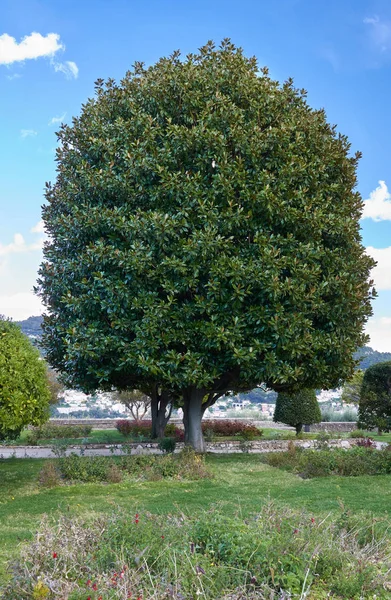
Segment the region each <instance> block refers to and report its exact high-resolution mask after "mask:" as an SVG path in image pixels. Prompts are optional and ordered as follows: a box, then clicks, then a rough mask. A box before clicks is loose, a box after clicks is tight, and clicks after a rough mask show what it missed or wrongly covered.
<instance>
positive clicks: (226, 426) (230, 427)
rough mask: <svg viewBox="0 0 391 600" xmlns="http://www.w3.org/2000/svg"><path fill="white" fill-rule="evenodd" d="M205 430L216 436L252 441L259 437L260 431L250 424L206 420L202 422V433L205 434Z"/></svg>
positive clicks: (223, 420) (226, 420) (228, 420)
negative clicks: (243, 438)
mask: <svg viewBox="0 0 391 600" xmlns="http://www.w3.org/2000/svg"><path fill="white" fill-rule="evenodd" d="M207 430H209V432H213V435H216V436H224V437H231V436H241V437H243V436H248V437H246V439H248V440H249V439H254V438H256V437H261V435H262V429H258V427H255V425H253V424H252V423H246V422H243V421H235V420H230V419H221V420H220V419H219V420H217V419H216V420H215V419H207V420H204V421H203V422H202V431H203V433H205V432H206V431H207Z"/></svg>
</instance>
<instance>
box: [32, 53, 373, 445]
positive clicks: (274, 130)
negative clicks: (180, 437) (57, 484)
mask: <svg viewBox="0 0 391 600" xmlns="http://www.w3.org/2000/svg"><path fill="white" fill-rule="evenodd" d="M59 142H60V144H59V148H58V150H57V161H58V172H57V180H56V182H55V183H54V184H53V185H51V184H47V190H46V201H47V204H46V205H45V207H44V209H43V219H44V222H45V226H46V229H47V232H48V233H49V235H50V242H49V243H47V245H46V248H45V251H44V262H43V264H42V266H41V269H40V279H39V284H38V292H39V294H40V295H41V297H42V299H43V301H44V302H45V304H46V305H47V307H48V312H47V315H46V317H45V321H44V326H43V327H44V332H45V333H44V346H45V348H46V351H47V356H48V359H49V361H50V362H51V364H52V365H53V366H54V367H55V368H58V369H60V370H61V371H63V372H65V373H66V374H67V376H68V381H69V383H70V385H72V386H81V387H82V388H84V389H85V390H92V389H95V388H101V389H110V388H111V386H115V387H117V388H119V389H126V388H138V389H144V388H145V386H144V385H143V382H145V381H147V383H149V384H150V383H151V382H155V383H156V384H158V385H160V386H162V387H163V389H167V390H170V391H172V392H173V393H176V394H177V395H179V396H180V397H181V398H182V403H183V407H184V415H185V419H184V420H185V427H186V430H187V432H188V434H187V440H188V441H190V442H191V443H192V444H193V445H194V446H196V447H198V448H202V433H201V427H200V420H201V417H202V414H203V411H204V410H205V409H206V407H207V406H210V405H211V404H212V403H213V402H214V401H215V400H216V399H217V398H218V397H219V396H221V395H222V394H224V393H225V392H226V391H227V390H231V391H240V390H248V389H252V388H254V387H255V385H257V384H260V383H264V384H266V385H267V387H268V388H270V389H274V390H277V391H280V390H284V389H289V390H290V389H293V388H295V387H296V388H303V387H312V388H317V387H321V388H332V387H335V386H337V385H339V384H340V382H341V380H343V379H346V378H347V377H349V376H350V375H351V374H352V372H353V366H354V365H353V360H352V354H353V352H354V350H356V348H358V347H361V346H362V345H363V342H364V339H365V338H364V336H363V333H362V331H363V326H364V324H365V322H366V320H367V318H368V316H369V315H370V314H371V308H370V299H371V296H372V292H371V285H370V282H369V281H368V277H369V273H370V269H371V267H372V266H373V261H372V259H371V258H369V257H368V256H367V255H366V254H365V250H364V247H363V246H362V244H361V238H360V232H359V224H358V222H359V218H360V215H361V210H362V200H361V197H360V195H359V193H358V192H357V191H355V186H356V166H357V161H358V158H359V156H358V155H355V156H350V154H349V152H350V146H349V143H348V140H347V138H346V137H345V136H343V135H340V134H339V133H337V132H336V129H335V127H332V126H330V125H329V124H328V123H327V121H326V117H325V113H324V111H323V110H312V109H311V108H310V107H309V106H308V104H307V102H306V100H305V91H303V90H301V91H299V90H297V89H295V88H294V86H293V82H292V81H291V80H289V81H287V82H286V83H284V84H283V85H280V84H279V83H278V82H276V81H273V80H272V79H270V77H269V76H268V74H267V70H266V69H262V70H261V71H260V70H259V67H258V65H257V61H256V59H255V58H246V57H245V56H244V54H243V52H242V51H241V50H240V49H237V48H235V47H234V46H233V45H232V44H231V43H230V42H229V41H224V42H223V44H222V45H221V47H220V48H219V49H215V48H214V46H213V44H212V43H208V44H207V45H206V46H205V47H204V48H202V49H201V50H200V51H199V53H198V54H192V55H189V56H187V57H186V59H185V60H183V61H181V60H180V56H179V53H174V54H173V55H172V56H171V57H169V58H163V59H161V60H160V61H158V62H157V64H156V65H153V66H151V67H149V68H145V67H144V66H143V64H141V63H138V64H136V65H135V67H134V69H133V70H131V71H129V72H128V73H127V74H126V76H125V77H124V79H123V80H122V81H121V82H120V83H118V84H117V83H115V82H114V80H112V79H110V80H108V81H107V82H106V83H104V82H103V81H102V80H99V81H98V82H97V83H96V96H95V98H93V99H91V100H88V102H87V103H86V104H85V105H83V107H82V112H81V115H80V116H79V117H78V118H75V119H73V122H72V125H69V126H68V125H63V126H62V128H61V130H60V132H59Z"/></svg>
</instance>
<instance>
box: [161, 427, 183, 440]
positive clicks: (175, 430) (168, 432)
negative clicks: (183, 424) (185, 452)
mask: <svg viewBox="0 0 391 600" xmlns="http://www.w3.org/2000/svg"><path fill="white" fill-rule="evenodd" d="M164 434H165V436H164V437H173V438H174V439H175V441H176V442H183V441H184V440H185V432H184V430H183V429H181V428H180V427H177V426H176V425H174V423H169V424H168V425H166V428H165V430H164Z"/></svg>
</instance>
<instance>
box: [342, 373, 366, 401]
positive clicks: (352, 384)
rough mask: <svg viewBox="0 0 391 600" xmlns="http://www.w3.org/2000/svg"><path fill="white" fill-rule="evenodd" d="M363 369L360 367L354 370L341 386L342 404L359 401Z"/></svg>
mask: <svg viewBox="0 0 391 600" xmlns="http://www.w3.org/2000/svg"><path fill="white" fill-rule="evenodd" d="M363 377H364V371H361V370H360V369H359V370H358V371H355V372H354V375H353V377H352V378H351V379H349V380H348V381H346V382H345V384H344V386H343V388H342V396H341V400H342V402H343V403H344V404H358V403H359V401H360V394H361V385H362V381H363Z"/></svg>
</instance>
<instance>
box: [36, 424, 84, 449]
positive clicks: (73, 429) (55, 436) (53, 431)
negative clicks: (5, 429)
mask: <svg viewBox="0 0 391 600" xmlns="http://www.w3.org/2000/svg"><path fill="white" fill-rule="evenodd" d="M91 431H92V426H91V425H53V424H52V423H45V424H44V425H41V426H40V427H34V428H32V429H31V430H29V431H28V433H27V437H26V441H27V442H28V443H29V444H32V445H34V444H36V443H37V442H38V441H39V440H60V439H77V438H84V437H87V436H88V435H89V434H90V433H91Z"/></svg>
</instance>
